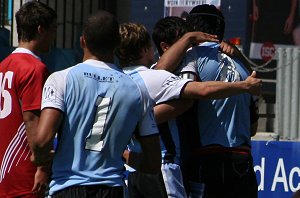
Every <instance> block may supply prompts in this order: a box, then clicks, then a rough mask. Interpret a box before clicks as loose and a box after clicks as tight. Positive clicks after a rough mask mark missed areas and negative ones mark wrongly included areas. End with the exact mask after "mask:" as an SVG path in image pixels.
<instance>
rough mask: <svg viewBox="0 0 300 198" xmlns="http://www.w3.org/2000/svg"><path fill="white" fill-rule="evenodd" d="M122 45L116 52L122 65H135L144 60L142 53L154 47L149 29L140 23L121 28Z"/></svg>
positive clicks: (125, 24)
mask: <svg viewBox="0 0 300 198" xmlns="http://www.w3.org/2000/svg"><path fill="white" fill-rule="evenodd" d="M120 35H121V44H120V46H119V47H118V48H117V50H116V55H117V56H118V58H119V61H120V65H121V66H122V67H127V66H130V65H135V62H136V61H137V60H139V59H140V58H142V55H141V52H142V51H143V50H144V49H149V48H151V47H152V43H151V37H150V35H149V32H148V30H147V28H146V27H145V26H144V25H142V24H140V23H123V24H121V26H120Z"/></svg>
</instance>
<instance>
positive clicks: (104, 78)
mask: <svg viewBox="0 0 300 198" xmlns="http://www.w3.org/2000/svg"><path fill="white" fill-rule="evenodd" d="M83 75H84V77H87V78H92V79H94V80H97V81H99V82H114V77H113V76H100V75H98V74H93V73H90V72H84V73H83Z"/></svg>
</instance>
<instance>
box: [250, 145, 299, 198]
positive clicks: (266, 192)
mask: <svg viewBox="0 0 300 198" xmlns="http://www.w3.org/2000/svg"><path fill="white" fill-rule="evenodd" d="M252 153H253V159H254V170H255V173H256V177H257V182H258V197H259V198H266V197H270V198H285V197H292V195H293V193H294V192H295V191H296V190H298V189H300V142H288V141H252Z"/></svg>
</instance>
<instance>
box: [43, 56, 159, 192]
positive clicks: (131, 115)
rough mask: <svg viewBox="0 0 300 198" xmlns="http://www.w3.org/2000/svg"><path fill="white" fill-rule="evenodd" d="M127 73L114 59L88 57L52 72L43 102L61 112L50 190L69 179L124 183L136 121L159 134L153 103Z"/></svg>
mask: <svg viewBox="0 0 300 198" xmlns="http://www.w3.org/2000/svg"><path fill="white" fill-rule="evenodd" d="M144 100H147V98H145V97H144V96H143V95H142V93H141V91H140V89H139V87H138V86H137V85H136V83H135V82H134V81H132V80H131V79H130V77H129V76H128V75H126V74H124V73H123V72H122V71H121V70H120V69H119V68H117V67H116V66H114V65H112V64H106V63H104V62H100V61H96V60H87V61H85V62H83V63H81V64H78V65H76V66H74V67H71V68H68V69H66V70H63V71H59V72H56V73H53V74H52V75H51V76H50V77H49V79H48V80H47V82H46V84H45V86H44V93H43V104H42V108H47V107H52V108H58V109H60V110H61V111H63V113H64V122H63V125H62V127H63V128H62V130H61V132H60V133H59V134H58V147H57V150H56V152H55V157H54V160H53V167H52V171H53V173H52V181H51V183H50V195H51V194H53V193H55V192H56V191H58V190H61V189H64V188H67V187H69V186H73V185H99V184H102V185H107V186H122V185H124V181H123V171H124V162H123V161H122V159H121V156H122V154H123V151H124V149H125V148H126V145H127V144H128V142H129V140H130V138H131V137H132V135H133V131H134V130H135V128H136V127H138V129H139V132H140V133H139V135H140V136H147V135H152V134H157V133H158V129H157V126H156V123H155V121H154V115H153V109H152V108H149V107H150V105H145V104H146V103H145V102H144Z"/></svg>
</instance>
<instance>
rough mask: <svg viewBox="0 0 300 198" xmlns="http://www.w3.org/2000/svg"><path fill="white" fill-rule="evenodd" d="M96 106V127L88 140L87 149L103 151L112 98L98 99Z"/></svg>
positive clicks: (94, 126)
mask: <svg viewBox="0 0 300 198" xmlns="http://www.w3.org/2000/svg"><path fill="white" fill-rule="evenodd" d="M96 106H97V112H96V116H95V121H94V125H93V128H92V130H91V133H90V136H89V137H88V138H87V139H86V143H85V149H88V150H93V151H101V150H102V148H103V138H102V134H103V131H104V127H105V122H106V117H107V113H108V111H109V107H110V98H102V97H98V98H97V102H96Z"/></svg>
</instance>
